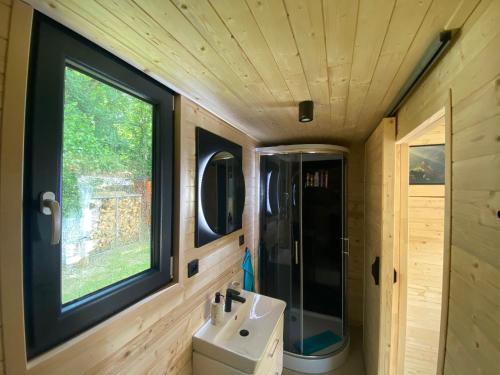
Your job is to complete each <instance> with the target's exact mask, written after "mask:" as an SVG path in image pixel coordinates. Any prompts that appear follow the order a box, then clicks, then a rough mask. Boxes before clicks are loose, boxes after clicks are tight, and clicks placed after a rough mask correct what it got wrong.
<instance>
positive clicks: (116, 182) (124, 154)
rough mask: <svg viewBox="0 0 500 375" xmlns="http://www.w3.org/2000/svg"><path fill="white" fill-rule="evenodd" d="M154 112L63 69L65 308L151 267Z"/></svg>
mask: <svg viewBox="0 0 500 375" xmlns="http://www.w3.org/2000/svg"><path fill="white" fill-rule="evenodd" d="M152 131H153V106H152V105H151V104H150V103H148V102H145V101H143V100H141V99H138V98H136V97H134V96H132V95H130V94H128V93H126V92H124V91H121V90H119V89H117V88H115V87H113V86H110V85H108V84H105V83H103V82H101V81H99V80H97V79H94V78H92V77H91V76H89V75H87V74H85V73H82V72H81V71H79V70H76V69H74V68H72V67H69V66H67V67H66V70H65V96H64V134H63V168H62V201H61V205H62V257H61V259H62V264H61V267H62V272H61V278H62V280H61V290H62V293H61V300H62V301H61V302H62V303H63V304H65V303H68V302H71V301H73V300H76V299H78V298H81V297H83V296H86V295H88V294H90V293H93V292H95V291H97V290H100V289H103V288H105V287H107V286H109V285H111V284H114V283H116V282H119V281H121V280H123V279H126V278H128V277H130V276H133V275H136V274H138V273H140V272H143V271H145V270H147V269H149V268H151V241H150V237H151V196H152V194H151V179H152Z"/></svg>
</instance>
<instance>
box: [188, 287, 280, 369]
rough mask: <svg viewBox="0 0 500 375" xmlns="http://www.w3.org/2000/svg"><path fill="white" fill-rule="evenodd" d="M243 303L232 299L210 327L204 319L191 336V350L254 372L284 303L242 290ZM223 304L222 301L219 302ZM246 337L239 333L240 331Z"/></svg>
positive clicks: (278, 319)
mask: <svg viewBox="0 0 500 375" xmlns="http://www.w3.org/2000/svg"><path fill="white" fill-rule="evenodd" d="M241 296H242V297H244V298H246V302H245V303H243V304H242V303H240V302H237V301H233V304H232V311H231V312H229V313H224V315H223V317H222V321H221V323H220V324H218V325H217V326H214V325H213V324H211V323H210V321H208V322H206V323H205V324H204V325H203V326H202V327H201V328H200V329H199V330H198V331H197V332H196V333H195V334H194V336H193V350H194V351H195V352H198V353H201V354H203V355H205V356H207V357H210V358H212V359H214V360H216V361H219V362H222V363H225V364H226V365H228V366H231V367H233V368H236V369H238V370H240V371H243V372H245V373H250V374H251V373H254V371H255V369H256V367H257V365H258V363H259V362H260V361H261V360H262V358H263V356H264V351H265V349H266V347H267V346H268V343H269V341H270V338H271V337H272V334H273V332H274V330H275V328H276V327H277V325H278V322H279V321H280V318H281V315H282V314H283V311H284V310H285V307H286V303H285V302H283V301H281V300H279V299H275V298H271V297H267V296H263V295H260V294H256V293H251V292H246V291H242V292H241ZM221 303H223V302H221ZM243 329H245V330H247V331H248V332H249V334H248V336H241V335H240V330H243Z"/></svg>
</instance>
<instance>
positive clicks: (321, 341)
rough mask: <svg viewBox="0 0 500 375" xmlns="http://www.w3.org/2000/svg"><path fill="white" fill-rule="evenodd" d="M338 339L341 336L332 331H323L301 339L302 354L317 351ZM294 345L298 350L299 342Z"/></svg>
mask: <svg viewBox="0 0 500 375" xmlns="http://www.w3.org/2000/svg"><path fill="white" fill-rule="evenodd" d="M340 340H342V338H341V337H340V336H338V335H336V334H335V333H333V332H332V331H325V332H322V333H320V334H318V335H315V336H311V337H309V338H307V339H304V340H303V341H302V344H303V354H304V355H311V354H313V353H316V352H319V351H320V350H322V349H325V348H327V347H329V346H330V345H333V344H336V343H337V342H339V341H340ZM295 346H296V347H297V349H299V350H300V342H298V343H296V344H295Z"/></svg>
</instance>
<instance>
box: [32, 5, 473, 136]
mask: <svg viewBox="0 0 500 375" xmlns="http://www.w3.org/2000/svg"><path fill="white" fill-rule="evenodd" d="M28 2H29V3H30V4H32V5H33V6H34V7H36V8H37V9H39V10H41V11H42V12H44V13H46V14H48V15H49V16H51V17H53V18H55V19H56V20H59V21H60V22H62V23H63V24H65V25H67V26H69V27H70V28H72V29H74V30H76V31H78V32H79V33H81V34H83V35H85V36H87V37H89V38H90V39H92V40H94V41H96V42H97V43H99V44H101V45H102V46H103V47H105V48H107V49H109V50H111V51H113V52H114V53H116V54H118V55H119V56H120V57H121V58H123V59H125V60H126V61H129V62H132V63H133V64H134V65H136V66H137V67H138V68H140V69H142V70H145V71H146V72H148V74H151V75H152V76H154V77H157V78H159V79H161V80H162V81H163V82H165V83H167V84H168V85H169V86H170V87H174V88H176V89H177V90H178V91H179V92H180V93H181V94H183V95H185V96H188V97H189V98H191V99H192V100H193V101H195V102H197V103H198V104H200V105H201V106H203V107H205V108H207V109H208V110H210V111H211V112H213V113H216V114H217V115H218V116H220V117H221V118H223V119H225V120H226V121H228V122H230V123H231V124H233V125H234V126H236V127H238V128H240V129H241V130H243V131H245V132H247V133H248V134H249V135H250V136H252V137H253V138H255V139H258V140H259V141H261V142H265V143H268V144H271V143H277V142H286V143H291V142H318V141H321V142H325V141H327V142H339V141H343V142H351V141H353V142H363V141H364V140H365V139H366V137H367V136H368V135H369V134H370V133H371V131H372V130H373V129H374V128H375V126H376V125H377V124H378V122H379V121H380V120H381V118H382V115H383V113H384V112H385V111H386V110H387V109H388V108H387V107H388V106H389V104H390V103H391V101H392V100H393V99H394V97H395V95H396V94H397V93H398V91H399V89H400V88H401V86H402V85H403V84H404V82H405V80H406V79H407V78H408V76H409V75H410V73H411V71H412V70H413V68H414V67H415V65H416V64H417V62H418V61H419V59H420V58H421V56H422V55H423V54H424V52H425V50H426V48H427V46H428V45H429V44H430V42H431V41H432V40H433V39H434V38H435V37H436V35H437V33H438V32H439V31H441V30H443V29H444V28H453V27H460V26H461V25H462V23H463V22H464V21H465V20H466V19H467V17H468V16H469V14H470V13H471V11H472V10H473V9H474V7H475V6H476V4H477V3H478V2H479V0H468V1H456V0H440V1H431V0H421V1H413V0H335V1H333V0H284V1H259V0H237V1H234V0H165V1H162V0H142V1H134V0H125V1H117V0H89V1H84V2H82V1H77V0H28ZM307 99H312V100H314V102H315V120H314V121H313V122H312V123H311V124H309V125H308V130H307V131H306V132H303V131H302V128H301V127H298V121H297V104H298V102H300V101H302V100H307Z"/></svg>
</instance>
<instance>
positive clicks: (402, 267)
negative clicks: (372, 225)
mask: <svg viewBox="0 0 500 375" xmlns="http://www.w3.org/2000/svg"><path fill="white" fill-rule="evenodd" d="M443 117H444V120H445V198H444V200H445V209H444V210H445V214H444V249H443V281H442V296H441V323H440V334H439V347H438V358H437V371H436V374H437V375H441V374H443V371H444V359H445V354H446V337H447V331H448V305H449V290H450V261H451V220H452V219H451V191H452V190H451V184H452V106H451V93H449V95H448V96H447V98H446V101H445V103H444V104H443V106H442V107H441V108H440V109H439V110H438V111H437V112H435V113H434V114H433V115H431V116H430V117H429V118H427V119H426V120H425V121H423V122H422V123H421V124H420V125H418V126H417V127H416V128H415V129H413V130H412V131H411V132H409V133H408V134H407V135H405V136H404V137H402V138H401V139H399V140H397V141H396V148H395V153H396V156H395V159H396V173H395V185H396V186H395V189H394V191H395V195H394V199H395V241H394V245H395V246H394V261H395V269H397V270H398V283H397V284H396V288H397V290H395V293H394V295H393V306H396V310H397V311H396V312H395V313H394V314H393V317H394V319H393V324H392V326H393V332H394V335H393V343H394V344H395V349H394V351H393V355H394V357H393V358H391V374H403V372H404V354H405V342H406V322H407V320H406V316H407V315H406V314H407V288H408V279H407V262H408V241H409V230H408V178H407V176H408V173H409V170H408V162H409V160H408V156H409V155H408V151H409V144H410V143H411V141H413V140H414V139H416V138H418V137H419V136H420V135H422V134H423V133H425V132H426V131H427V130H428V129H429V128H430V127H432V125H434V124H435V122H436V121H437V120H438V119H441V118H443Z"/></svg>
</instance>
